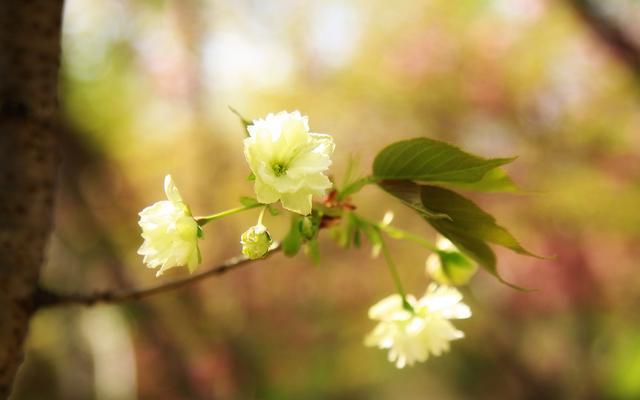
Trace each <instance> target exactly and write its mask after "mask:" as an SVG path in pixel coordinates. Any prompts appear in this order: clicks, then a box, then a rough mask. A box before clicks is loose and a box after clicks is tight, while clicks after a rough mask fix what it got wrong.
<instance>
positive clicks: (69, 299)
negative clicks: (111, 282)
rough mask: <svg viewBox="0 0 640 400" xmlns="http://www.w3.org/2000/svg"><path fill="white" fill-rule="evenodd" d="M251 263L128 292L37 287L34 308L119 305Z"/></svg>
mask: <svg viewBox="0 0 640 400" xmlns="http://www.w3.org/2000/svg"><path fill="white" fill-rule="evenodd" d="M280 250H281V247H280V244H278V243H276V244H274V246H272V247H271V249H270V250H269V252H268V253H267V255H266V256H265V258H266V257H269V256H271V255H272V254H274V253H277V252H279V251H280ZM252 261H254V260H251V259H249V258H248V257H246V256H239V257H233V258H230V259H228V260H227V261H225V262H223V263H222V264H220V265H218V266H215V267H213V268H211V269H208V270H206V271H203V272H200V273H198V274H195V275H191V276H188V277H186V278H183V279H179V280H176V281H172V282H166V283H161V284H159V285H156V286H151V287H149V288H146V289H131V290H128V291H122V292H115V291H111V290H105V291H101V292H95V293H91V294H74V293H69V294H62V293H56V292H53V291H51V290H50V289H45V288H42V287H39V288H38V290H37V293H36V301H35V307H36V309H40V308H46V307H55V306H62V305H72V304H80V305H86V306H91V305H94V304H97V303H121V302H125V301H128V300H139V299H142V298H146V297H149V296H153V295H155V294H159V293H163V292H166V291H170V290H174V289H179V288H182V287H185V286H188V285H191V284H193V283H196V282H199V281H202V280H204V279H207V278H209V277H212V276H218V275H222V274H224V273H226V272H229V271H231V270H234V269H237V268H240V267H242V266H244V265H248V264H250V263H251V262H252Z"/></svg>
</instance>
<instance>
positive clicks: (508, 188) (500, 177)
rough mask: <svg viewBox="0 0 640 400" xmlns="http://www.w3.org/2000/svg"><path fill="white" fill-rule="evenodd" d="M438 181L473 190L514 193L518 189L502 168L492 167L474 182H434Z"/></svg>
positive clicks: (457, 187) (455, 187)
mask: <svg viewBox="0 0 640 400" xmlns="http://www.w3.org/2000/svg"><path fill="white" fill-rule="evenodd" d="M439 183H441V184H443V185H444V186H449V187H452V188H454V189H465V190H474V191H478V192H487V193H516V192H518V191H519V190H520V189H518V186H516V184H515V183H514V182H513V180H511V178H510V177H509V175H507V172H506V171H505V170H504V169H502V168H495V169H492V170H491V171H489V172H487V173H486V174H484V176H483V177H482V179H480V180H479V181H476V182H434V184H439Z"/></svg>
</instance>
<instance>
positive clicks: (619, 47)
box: [568, 0, 640, 83]
mask: <svg viewBox="0 0 640 400" xmlns="http://www.w3.org/2000/svg"><path fill="white" fill-rule="evenodd" d="M568 4H569V5H570V6H571V7H572V8H573V9H574V10H575V11H576V13H577V14H578V15H579V16H580V17H581V18H582V19H583V20H584V22H585V23H586V24H587V25H588V26H589V28H590V29H591V30H592V31H593V32H594V33H595V34H596V35H597V36H598V37H599V38H600V39H601V40H602V41H603V42H604V43H605V44H606V45H607V46H608V47H609V48H610V49H611V50H612V51H613V52H614V54H615V55H617V56H618V58H619V59H620V60H621V61H622V62H624V63H625V64H627V66H628V67H629V68H630V69H631V71H632V73H633V75H634V77H635V79H636V80H637V81H638V83H640V45H639V44H638V43H636V42H635V41H634V40H633V38H632V37H631V36H630V35H629V34H628V33H627V32H626V31H625V30H624V29H623V28H622V27H620V26H618V24H617V23H616V21H614V20H613V19H612V18H611V17H609V16H607V15H605V13H604V11H603V10H602V6H601V5H598V4H597V2H595V1H593V0H568Z"/></svg>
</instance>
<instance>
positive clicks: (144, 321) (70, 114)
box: [13, 0, 640, 400]
mask: <svg viewBox="0 0 640 400" xmlns="http://www.w3.org/2000/svg"><path fill="white" fill-rule="evenodd" d="M600 5H601V6H603V9H604V10H605V11H606V15H607V16H608V17H610V18H611V19H612V20H613V21H615V22H616V23H617V24H619V25H620V26H621V27H622V28H623V29H624V30H625V32H626V33H627V34H628V35H630V36H631V37H632V38H636V39H637V40H638V42H639V43H640V30H638V26H637V23H636V22H634V21H638V18H640V6H639V5H638V3H637V2H635V1H631V0H627V1H623V0H620V1H617V0H615V1H614V0H609V1H602V2H600ZM64 25H65V26H64V43H63V48H64V54H63V68H62V72H61V86H60V95H61V106H62V108H63V111H64V115H65V119H66V122H65V129H64V132H63V145H62V146H61V151H62V154H63V164H62V170H61V174H60V185H59V189H58V196H57V211H56V230H55V232H54V235H53V237H52V240H51V245H50V249H49V253H48V262H47V264H46V266H45V268H44V271H43V277H42V280H43V284H44V285H45V286H46V287H49V288H52V289H56V290H59V291H65V292H82V293H86V292H92V291H94V290H101V289H109V288H115V289H123V288H129V287H141V286H146V285H152V284H155V283H156V282H157V280H156V278H155V276H154V275H155V274H154V272H153V271H151V270H148V269H146V268H145V267H144V266H143V264H142V262H141V259H140V257H139V256H137V255H136V249H137V247H138V246H139V245H140V242H141V239H140V237H139V232H138V226H137V212H138V211H139V210H140V209H142V208H143V207H145V206H146V205H148V204H150V203H152V202H154V201H157V200H159V199H161V198H162V196H163V194H162V178H163V176H164V175H165V174H167V173H171V174H172V175H173V177H174V179H175V180H176V182H177V184H178V186H179V188H180V190H181V192H182V195H183V197H184V198H185V199H186V200H187V201H188V202H189V204H190V206H191V208H192V210H193V211H194V213H197V214H205V213H211V212H215V211H220V210H224V209H227V208H231V207H235V206H237V205H238V198H239V197H240V196H243V195H245V196H246V195H252V185H251V183H250V182H248V181H247V180H246V177H247V175H248V168H247V166H246V164H245V161H244V158H243V155H242V135H243V132H242V126H241V125H240V123H239V121H238V120H237V118H236V117H235V116H234V115H233V114H232V113H231V112H230V111H229V110H228V108H227V107H228V106H229V105H230V106H233V107H234V108H236V109H238V110H239V111H240V112H241V113H243V114H244V115H246V116H247V117H249V118H254V117H261V116H264V115H265V114H266V113H268V112H275V111H280V110H290V111H291V110H294V109H299V110H301V111H302V112H303V113H304V114H307V115H309V117H310V124H311V127H312V130H313V131H315V132H322V133H330V134H331V135H333V137H334V139H335V142H336V145H337V146H336V152H335V155H334V164H333V166H332V168H331V173H332V174H333V175H334V176H336V177H337V178H339V177H341V176H342V174H343V172H344V170H345V167H346V165H347V163H348V160H349V158H350V157H352V156H353V155H356V156H357V158H359V160H360V166H361V167H360V168H361V170H362V171H363V172H366V171H368V170H369V166H370V164H371V160H372V159H373V157H374V156H375V154H376V152H377V151H378V150H379V149H380V148H381V147H382V146H384V145H386V144H388V143H391V142H393V141H396V140H400V139H403V138H411V137H417V136H428V137H432V138H437V139H442V140H447V141H450V142H453V143H455V144H457V145H459V146H461V147H463V148H465V149H467V150H469V151H473V152H475V153H478V154H481V155H484V156H496V157H498V156H511V155H519V159H518V160H517V161H516V162H514V163H513V164H512V165H509V166H508V167H507V169H508V171H509V173H510V174H511V176H512V177H513V178H514V180H515V181H516V182H517V183H518V184H519V185H520V187H522V188H523V189H524V191H525V192H526V194H521V195H504V194H488V195H477V194H470V196H471V197H472V198H473V199H474V200H475V201H477V202H478V203H479V204H481V205H482V206H483V207H484V208H485V209H487V210H489V211H491V212H492V213H493V214H494V215H496V216H497V217H498V220H499V221H500V222H501V223H502V224H504V225H506V226H508V227H510V228H511V230H512V232H513V233H514V234H515V235H516V236H517V237H518V238H519V239H520V240H521V241H522V242H523V243H525V244H526V245H527V247H528V248H530V249H532V250H533V251H535V252H537V253H541V254H553V255H556V258H555V259H554V260H551V261H545V260H539V259H534V258H527V257H523V256H518V255H514V254H512V253H509V252H508V251H503V250H502V249H496V250H497V253H498V256H499V269H500V271H501V273H502V275H503V276H504V277H505V278H506V279H507V280H509V281H511V282H514V283H516V284H518V285H520V286H524V287H530V288H536V289H538V290H537V291H535V292H532V293H522V292H517V291H514V290H512V289H510V288H508V287H506V286H504V285H501V284H500V283H499V282H497V281H496V280H495V279H493V278H492V277H491V276H489V275H488V274H486V273H484V272H480V273H479V274H478V275H477V276H476V278H474V280H473V282H472V284H471V285H470V287H469V288H468V290H465V295H466V301H467V302H468V303H469V304H470V306H471V307H472V310H473V312H474V315H473V317H472V318H471V319H469V320H465V321H459V322H456V325H457V326H458V327H459V328H460V329H462V330H464V331H465V333H466V336H467V337H466V338H465V339H464V340H461V341H458V342H455V343H454V344H453V346H452V351H451V352H450V353H449V354H447V355H446V356H444V357H440V358H433V359H430V360H429V361H428V362H426V363H424V364H421V365H417V366H414V367H412V368H407V369H405V370H402V371H398V370H396V369H395V367H394V366H393V365H392V364H390V363H388V362H387V361H386V355H385V354H384V353H383V352H382V351H378V350H375V349H370V348H365V347H364V346H363V345H362V339H363V337H364V335H365V334H366V333H367V331H368V330H369V329H371V328H372V327H373V323H372V322H371V321H369V320H367V310H368V307H369V306H371V305H372V304H373V303H374V302H376V301H377V300H379V299H381V298H383V297H385V296H387V295H388V294H390V293H392V292H393V284H392V281H391V279H390V278H389V276H388V274H387V272H386V270H385V266H384V263H383V261H382V260H381V259H372V258H371V257H370V250H369V249H368V248H366V246H365V247H364V248H362V249H350V250H344V249H341V248H339V247H338V246H337V245H336V244H335V243H333V242H332V240H331V239H330V237H329V235H326V234H325V235H323V237H322V239H321V243H320V246H321V251H322V262H321V264H320V265H319V266H315V265H313V263H312V262H310V261H309V260H308V258H306V257H305V256H304V255H299V256H297V257H296V258H293V259H288V258H285V257H283V256H282V255H277V256H274V257H272V258H270V259H269V260H268V261H264V262H259V263H256V264H253V265H251V266H249V267H247V268H243V269H241V270H238V271H235V272H233V273H229V274H227V275H224V276H222V277H220V278H214V279H210V280H208V281H205V282H203V283H200V284H198V285H195V286H193V287H190V288H188V289H186V290H181V291H176V292H171V293H166V294H163V295H159V296H156V297H153V298H150V299H148V300H144V301H140V302H133V303H128V304H126V305H123V306H97V307H92V308H83V307H68V308H60V309H51V310H47V311H44V312H42V313H40V314H39V315H37V317H36V318H35V320H34V321H33V323H32V326H31V331H30V336H29V340H28V343H27V355H26V362H25V365H24V367H23V368H22V370H21V373H20V376H19V380H18V383H17V387H16V391H15V393H14V396H13V398H14V399H16V400H18V399H69V400H73V399H104V400H112V399H114V400H116V399H118V400H119V399H122V400H124V399H135V398H139V399H443V400H446V399H524V398H527V399H550V398H562V399H603V398H611V399H638V398H640V314H639V313H638V306H639V305H640V278H638V272H637V271H638V267H640V265H638V264H639V262H638V259H639V256H640V250H639V249H638V243H640V210H639V209H640V135H639V133H640V81H638V75H636V74H634V72H633V71H632V70H631V69H630V68H629V67H628V66H627V65H625V64H624V63H623V62H621V61H620V59H619V58H618V57H617V56H616V54H615V53H614V52H612V51H611V49H610V48H609V47H607V45H606V44H605V43H603V42H602V41H601V40H600V39H599V38H598V37H597V36H596V35H595V34H594V33H593V31H592V30H591V29H590V28H589V26H588V25H587V24H585V22H584V20H582V19H581V18H580V17H579V16H578V15H577V14H576V12H575V10H574V9H573V8H572V7H571V6H570V5H569V1H551V0H457V1H446V0H424V1H418V0H416V1H405V0H399V1H394V2H388V1H383V0H352V1H338V0H329V1H310V0H308V1H294V0H290V1H285V0H278V1H255V0H242V1H228V0H225V1H223V0H207V1H204V0H174V1H168V0H166V1H164V0H153V1H152V0H146V1H144V0H92V1H89V0H69V1H67V5H66V9H65V22H64ZM354 203H355V204H357V206H358V209H359V211H360V212H361V213H362V214H364V215H367V216H368V217H369V218H371V219H379V218H382V216H383V214H384V212H385V211H386V210H388V209H391V210H394V211H395V213H396V220H395V221H394V224H396V225H397V226H399V227H403V228H405V229H407V230H410V231H412V232H415V233H420V234H424V235H425V236H426V237H429V238H433V237H434V235H433V232H432V231H430V230H429V229H428V228H427V226H426V224H425V223H424V221H422V220H421V219H420V218H418V217H417V216H416V215H414V214H412V213H411V212H410V211H408V210H404V209H403V208H402V207H401V206H400V205H399V204H398V203H396V202H394V201H393V200H392V199H390V198H389V197H388V196H386V195H384V194H383V193H382V192H381V191H380V190H377V189H376V188H375V187H367V188H365V189H364V190H363V191H362V192H360V193H359V194H357V195H356V196H355V197H354ZM254 211H255V212H254ZM254 211H250V212H248V213H246V214H242V215H237V216H233V217H229V218H227V219H224V220H222V221H219V222H216V223H215V224H211V225H209V226H207V229H206V234H205V238H204V240H203V241H202V246H201V248H202V252H203V258H204V260H205V261H204V265H203V266H202V268H206V267H207V266H213V265H216V263H218V262H220V261H221V260H224V259H225V258H227V257H230V256H233V255H236V254H238V253H239V251H240V245H239V237H240V234H241V233H242V232H243V231H244V230H245V229H246V228H247V227H249V226H251V225H252V224H253V223H254V222H255V220H256V218H257V214H258V212H259V211H258V210H254ZM266 222H267V224H268V225H269V227H270V229H271V231H272V233H273V236H274V238H276V239H277V238H282V236H283V235H284V233H285V232H286V229H287V226H288V221H287V219H286V218H284V217H282V216H280V217H267V220H266ZM391 245H392V250H393V252H394V255H395V257H396V259H397V262H398V265H399V268H400V270H401V275H402V277H403V280H404V281H405V285H406V286H407V288H408V290H409V291H410V292H412V293H414V294H421V292H422V291H424V289H425V288H426V286H427V283H428V280H427V278H426V277H425V276H424V262H425V259H426V257H427V255H428V254H427V253H426V252H425V251H424V249H422V248H420V247H418V246H416V245H414V244H411V243H400V242H392V243H391ZM185 274H187V272H186V270H172V271H171V273H167V274H166V275H165V276H163V277H162V278H161V280H163V281H170V280H172V279H176V278H179V277H182V276H184V275H185Z"/></svg>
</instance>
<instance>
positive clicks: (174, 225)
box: [138, 175, 202, 276]
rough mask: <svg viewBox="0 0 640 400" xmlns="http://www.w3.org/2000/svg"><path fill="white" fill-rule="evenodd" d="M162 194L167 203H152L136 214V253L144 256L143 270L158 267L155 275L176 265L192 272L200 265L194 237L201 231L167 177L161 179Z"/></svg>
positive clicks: (164, 201) (196, 240)
mask: <svg viewBox="0 0 640 400" xmlns="http://www.w3.org/2000/svg"><path fill="white" fill-rule="evenodd" d="M164 192H165V194H166V196H167V199H168V200H163V201H159V202H157V203H154V204H153V205H151V206H149V207H147V208H145V209H144V210H142V211H141V212H140V214H139V215H140V221H139V222H138V224H139V225H140V227H141V228H142V238H143V239H144V243H142V246H140V248H139V249H138V254H140V255H142V256H144V263H145V264H146V265H147V267H149V268H157V267H160V269H159V270H158V272H157V273H156V276H160V275H162V274H163V273H164V271H166V270H168V269H169V268H173V267H179V266H187V267H188V268H189V271H190V272H193V271H195V269H196V267H197V266H198V264H199V263H200V250H199V249H198V238H199V237H200V236H201V235H202V234H201V232H202V231H201V229H200V227H199V226H198V223H197V222H196V220H195V219H194V218H193V216H192V215H191V212H190V210H189V207H188V206H187V205H186V204H185V203H184V201H183V200H182V197H181V196H180V192H179V191H178V188H177V187H176V185H175V183H174V182H173V179H171V175H167V176H165V178H164Z"/></svg>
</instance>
